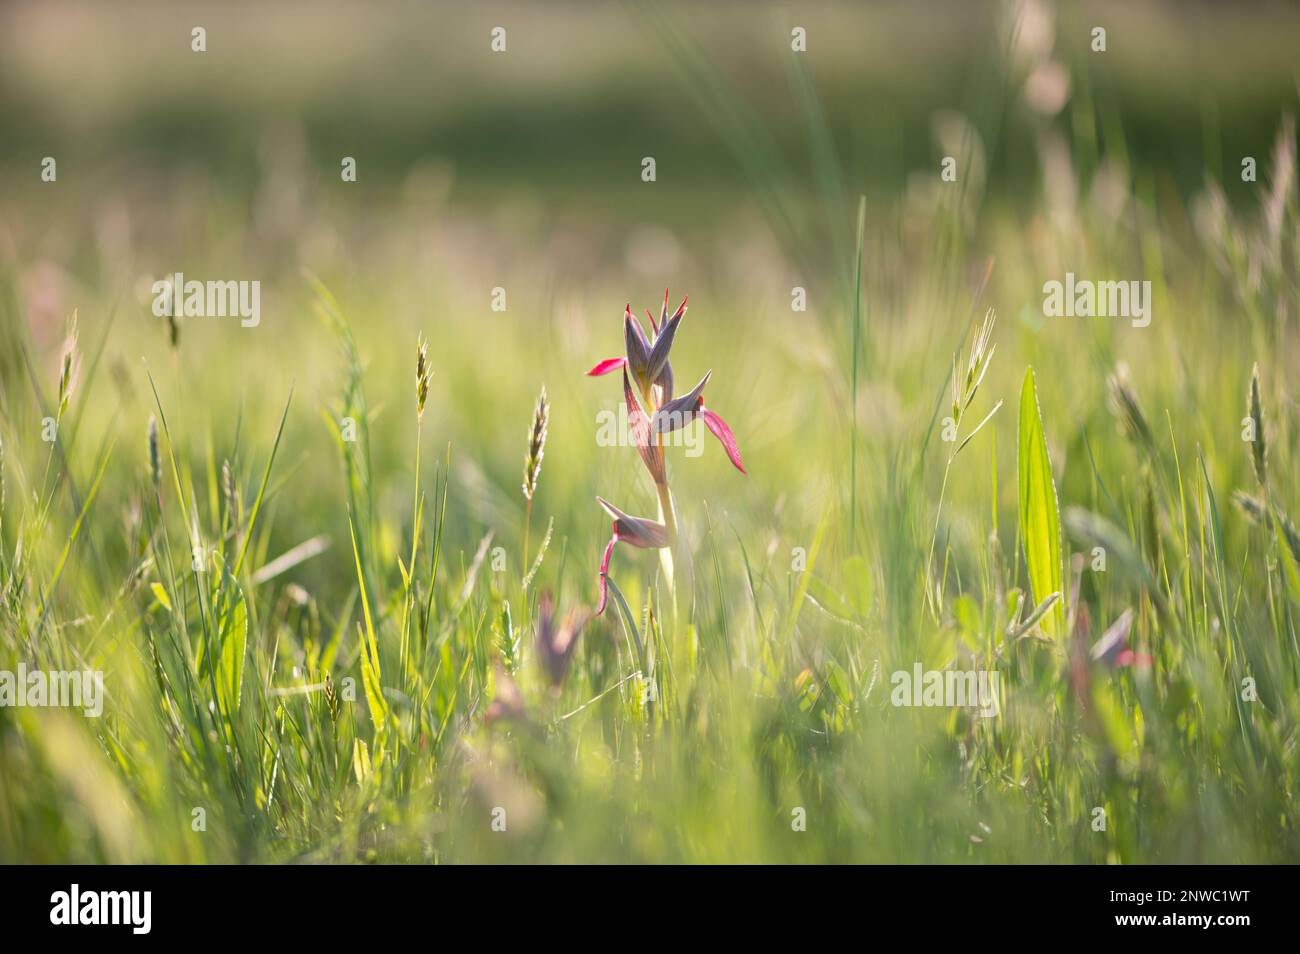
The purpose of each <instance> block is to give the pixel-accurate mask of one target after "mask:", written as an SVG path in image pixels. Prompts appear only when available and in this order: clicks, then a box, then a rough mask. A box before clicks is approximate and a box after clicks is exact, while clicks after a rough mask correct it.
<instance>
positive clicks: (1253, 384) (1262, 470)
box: [1247, 363, 1268, 487]
mask: <svg viewBox="0 0 1300 954" xmlns="http://www.w3.org/2000/svg"><path fill="white" fill-rule="evenodd" d="M1247 404H1248V407H1247V411H1248V412H1249V414H1250V420H1251V424H1252V427H1253V433H1254V438H1255V439H1254V440H1253V441H1251V442H1250V464H1251V466H1252V467H1253V468H1254V469H1255V479H1256V480H1258V481H1259V485H1260V486H1261V487H1263V486H1265V484H1266V483H1267V481H1266V478H1267V477H1268V445H1267V444H1266V443H1265V442H1264V402H1263V400H1262V399H1261V398H1260V396H1259V364H1258V363H1256V364H1255V367H1254V369H1253V370H1252V371H1251V374H1250V395H1249V397H1248V398H1247Z"/></svg>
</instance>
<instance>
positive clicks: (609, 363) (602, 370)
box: [587, 358, 627, 378]
mask: <svg viewBox="0 0 1300 954" xmlns="http://www.w3.org/2000/svg"><path fill="white" fill-rule="evenodd" d="M625 364H627V358H606V359H605V360H604V361H602V362H600V364H598V365H596V366H595V367H594V368H592V369H591V370H590V371H588V372H587V376H588V377H591V378H598V377H600V376H601V375H602V374H609V372H611V371H617V370H618V369H619V368H621V367H623V366H624V365H625Z"/></svg>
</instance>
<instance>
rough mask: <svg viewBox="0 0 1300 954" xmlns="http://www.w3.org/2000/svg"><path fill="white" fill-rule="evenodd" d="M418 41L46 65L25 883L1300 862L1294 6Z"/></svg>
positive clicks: (144, 10)
mask: <svg viewBox="0 0 1300 954" xmlns="http://www.w3.org/2000/svg"><path fill="white" fill-rule="evenodd" d="M385 6H386V9H385V10H384V12H383V14H382V15H380V14H379V13H377V12H374V11H370V10H369V9H368V8H367V7H360V6H354V5H350V4H329V3H327V4H320V5H317V4H313V5H305V4H285V5H275V6H273V7H271V8H270V9H266V10H262V9H260V8H251V7H250V8H249V9H247V10H242V11H236V10H235V9H233V8H232V9H230V10H225V9H223V10H221V11H220V12H217V11H210V10H206V9H205V10H200V9H198V8H191V7H189V6H187V5H184V4H179V5H151V4H142V3H130V4H125V5H122V8H123V9H125V10H129V13H130V15H129V16H127V15H122V14H121V13H119V12H115V11H113V10H109V9H107V8H102V7H100V6H96V5H89V4H87V5H77V4H68V5H63V4H54V5H50V4H35V3H17V4H10V5H8V6H7V7H5V8H4V9H3V10H0V143H3V147H4V148H3V149H2V150H0V445H2V450H0V488H2V489H0V861H4V862H23V863H26V862H45V863H51V862H53V863H58V862H105V863H134V862H164V863H185V864H190V863H194V864H202V863H266V862H300V863H368V862H414V863H424V862H433V863H496V862H508V863H538V862H540V863H556V862H558V863H569V862H607V863H716V862H721V863H755V862H757V863H854V862H886V863H917V862H941V863H1016V862H1040V863H1041V862H1049V863H1086V864H1143V863H1154V862H1165V863H1205V862H1230V863H1241V862H1254V863H1260V862H1263V863H1282V862H1292V863H1294V862H1296V861H1298V860H1300V794H1298V793H1297V785H1298V784H1300V634H1298V630H1300V531H1298V530H1297V521H1300V477H1298V476H1297V474H1296V470H1297V461H1298V457H1297V454H1298V452H1300V413H1298V404H1297V400H1298V395H1297V391H1296V383H1297V382H1296V376H1295V373H1294V371H1295V369H1296V367H1297V358H1298V357H1300V338H1298V332H1300V326H1298V324H1297V322H1298V320H1300V201H1298V200H1297V182H1296V130H1295V124H1294V115H1295V113H1296V111H1297V107H1298V106H1300V92H1298V87H1297V77H1296V73H1295V62H1294V59H1295V58H1294V51H1295V48H1296V42H1295V41H1296V38H1297V37H1298V36H1300V17H1297V15H1296V13H1295V12H1294V11H1289V10H1285V9H1273V8H1266V7H1259V8H1256V7H1253V6H1247V7H1245V8H1244V9H1239V8H1238V7H1237V6H1226V5H1225V6H1222V7H1212V6H1205V7H1203V6H1200V5H1195V6H1192V5H1187V6H1186V7H1185V6H1184V5H1181V4H1174V3H1169V4H1163V3H1162V4H1152V5H1142V6H1141V7H1140V8H1137V9H1133V8H1131V6H1130V5H1127V4H1119V3H1115V4H1099V5H1093V4H1085V5H1077V6H1076V5H1073V4H1060V5H1056V4H1039V3H1031V4H1011V3H1008V4H992V3H989V4H967V3H955V2H954V3H948V4H937V5H933V6H931V5H926V6H923V7H919V6H914V5H909V4H902V3H886V4H881V5H875V4H873V5H869V6H864V5H856V4H852V5H851V4H835V3H828V4H816V5H808V7H807V9H805V7H804V5H796V4H779V3H757V4H745V5H740V4H735V5H731V4H719V5H716V6H714V5H707V6H704V5H680V6H677V5H669V6H664V5H658V4H646V3H626V4H608V5H603V4H602V5H599V6H593V7H591V8H588V7H587V6H586V5H579V4H573V5H565V4H558V5H551V4H547V5H545V6H546V9H545V10H544V11H541V10H539V9H538V8H537V6H536V5H525V4H518V5H511V4H505V5H501V6H500V7H499V8H498V7H495V6H494V7H493V8H491V9H482V8H479V7H477V6H475V7H468V6H461V5H445V6H440V5H435V6H427V5H415V4H393V5H391V6H388V5H385ZM197 25H201V26H202V27H203V29H204V36H203V43H202V45H203V46H204V49H203V50H201V51H199V50H196V49H195V48H194V44H195V43H196V42H197V41H196V40H195V39H194V36H193V34H192V29H193V28H194V27H195V26H197ZM502 25H504V27H503V28H504V31H505V32H504V34H502V37H503V38H502V47H503V48H502V49H500V50H497V49H494V48H493V43H494V34H493V29H494V28H495V27H498V26H502ZM1097 27H1102V28H1103V29H1104V34H1103V37H1102V43H1103V45H1104V49H1098V48H1097V44H1098V38H1097V34H1096V33H1095V28H1097ZM800 37H802V40H801V39H800ZM796 47H799V48H798V49H796ZM349 159H350V160H352V165H351V166H349V162H348V160H349ZM647 159H650V160H652V162H651V163H650V165H647V163H646V160H647ZM48 160H53V164H52V165H51V164H50V163H49V162H48ZM1246 160H1249V162H1247V161H1246ZM349 170H352V171H354V172H355V175H354V176H352V175H350V174H349ZM177 273H180V274H181V275H183V283H188V282H195V283H204V284H203V285H202V286H201V287H198V286H196V287H198V291H196V292H195V293H194V295H193V296H192V297H191V296H190V294H189V291H187V290H186V288H185V287H184V284H183V285H182V291H183V292H184V294H181V295H175V296H171V292H170V291H169V289H170V285H169V284H168V283H169V282H170V281H172V276H174V275H176V274H177ZM252 282H256V283H258V284H257V286H256V297H255V298H254V297H253V286H251V285H250V284H246V285H244V286H240V284H239V283H252ZM209 283H220V285H219V286H218V287H216V288H215V290H214V288H213V285H211V284H209ZM226 283H230V284H229V285H227V284H226ZM1051 283H1059V287H1057V288H1052V287H1051ZM665 288H667V289H668V299H667V300H666V301H665V297H664V296H665ZM241 292H242V294H243V296H244V297H243V298H240V294H241ZM160 296H161V297H162V298H163V299H165V300H163V301H161V303H160ZM168 296H171V297H168ZM683 296H689V305H688V307H687V309H686V311H685V313H684V315H682V316H681V318H680V321H679V322H675V323H673V324H672V328H673V333H674V334H675V337H672V336H671V335H670V336H668V337H670V338H671V341H670V342H669V341H665V340H664V338H665V333H664V331H663V330H662V329H666V328H667V327H668V324H667V323H666V322H665V318H668V319H670V320H671V316H672V315H673V313H674V309H676V308H677V305H678V302H679V301H681V300H682V298H683ZM254 304H255V305H256V307H255V308H254V307H253V306H254ZM629 304H630V308H631V314H632V315H633V316H637V317H636V319H635V322H636V324H635V327H636V328H638V329H639V334H640V335H641V336H642V337H643V338H644V344H645V351H644V353H642V352H639V351H638V348H640V347H641V346H640V344H638V339H637V334H638V332H633V331H630V330H629V329H630V328H631V327H633V326H632V325H631V324H630V323H629V321H628V319H626V318H625V306H627V305H629ZM226 306H229V307H226ZM241 306H242V307H243V310H242V311H241V310H240V308H241ZM661 309H662V310H661ZM220 310H224V311H226V312H227V313H226V314H225V315H218V314H212V312H214V311H220ZM647 310H649V311H650V312H651V315H650V317H649V318H647V317H646V311H647ZM651 321H653V322H654V327H653V328H652V327H651ZM656 340H660V341H663V347H661V348H654V345H655V342H656ZM668 343H671V345H672V347H671V353H670V355H669V352H668V351H667V350H666V348H667V344H668ZM652 351H653V353H652ZM619 357H624V358H626V359H627V366H626V368H622V367H617V368H615V369H614V370H612V371H611V372H610V373H608V374H603V375H599V376H592V375H589V374H588V371H590V370H592V369H593V367H594V366H596V365H597V363H598V362H601V361H603V360H604V359H609V358H619ZM669 357H670V361H671V371H672V375H673V387H672V392H671V394H670V393H669V392H668V390H667V389H666V388H665V387H664V379H663V378H662V377H661V374H662V368H663V359H665V358H669ZM625 371H626V373H627V375H628V377H627V380H628V386H627V389H626V390H625V387H624V383H623V374H624V372H625ZM709 372H711V373H710V375H709V377H708V380H707V382H706V385H705V387H704V388H703V391H702V398H701V401H702V403H698V402H697V403H692V402H690V401H687V402H685V403H682V404H681V408H682V409H684V411H685V422H684V424H683V426H682V427H681V428H679V429H677V430H672V431H663V432H655V431H654V430H653V428H652V431H651V433H650V435H649V437H648V439H646V441H648V443H646V445H645V446H644V447H642V448H640V449H638V447H637V446H636V444H637V436H636V433H634V432H635V431H636V425H635V419H636V417H637V413H636V412H637V410H638V409H639V410H640V413H641V414H643V415H645V419H646V420H647V421H648V422H650V423H651V424H652V425H653V424H654V423H655V422H657V421H658V420H659V418H658V416H657V415H656V411H657V409H658V408H660V407H661V406H662V405H664V404H665V403H667V401H668V400H669V399H670V398H682V397H683V396H686V397H690V392H691V389H692V387H693V386H694V385H695V384H696V383H697V382H699V381H700V380H701V379H702V378H703V377H704V376H705V375H706V373H709ZM543 393H544V400H542V401H540V402H539V396H541V395H543ZM620 414H622V415H623V417H624V418H627V417H629V416H630V417H631V418H632V419H633V423H632V425H631V426H630V427H629V428H628V429H627V430H628V431H629V432H632V433H630V434H624V432H623V430H622V429H614V430H615V432H616V436H617V438H618V439H614V440H610V439H608V437H609V434H610V433H611V431H610V429H605V430H602V422H607V421H608V420H610V419H611V417H612V418H613V419H616V420H617V419H619V415H620ZM715 414H716V415H717V416H718V417H717V418H715V417H714V415H715ZM717 419H721V420H722V421H724V422H725V424H724V425H723V426H722V427H721V428H718V427H717V425H715V420H717ZM727 429H729V431H730V432H731V434H732V435H734V441H735V449H736V461H735V462H734V463H733V461H732V460H730V459H729V454H728V450H727V448H726V446H724V444H725V441H724V440H720V439H719V438H718V436H717V435H718V434H719V433H721V434H722V435H723V436H724V437H725V436H726V433H727ZM639 451H640V452H639ZM737 464H741V465H743V472H742V470H741V469H740V466H737ZM656 467H658V468H659V472H658V473H657V474H656ZM598 497H599V498H601V499H602V500H604V501H606V502H608V504H609V505H611V506H612V507H613V508H615V509H614V511H613V512H610V511H609V510H607V509H605V508H603V507H602V505H601V504H600V503H598V501H597V498H598ZM619 514H623V515H625V517H620V516H619ZM611 536H613V537H615V538H616V542H615V543H614V545H613V547H612V550H609V551H607V547H608V546H609V545H610V544H611ZM661 544H662V545H661ZM604 560H608V563H607V572H606V573H605V574H604V576H603V581H604V582H602V572H601V568H602V564H603V561H604ZM602 593H604V596H603V597H602ZM602 601H603V602H604V606H603V612H601V613H599V614H597V609H598V608H599V607H600V604H601V602H602ZM20 671H21V672H22V673H23V674H24V679H23V680H21V682H20V680H19V679H18V678H17V677H18V673H19V672H20ZM6 673H8V674H10V678H9V679H8V680H6V678H5V674H6ZM33 674H36V676H33ZM50 674H53V675H50ZM58 674H63V676H59V675H58ZM69 674H83V675H85V676H86V678H85V680H84V681H82V682H79V683H78V685H79V688H81V689H82V690H83V691H82V693H81V695H82V698H81V699H80V700H77V701H76V703H75V704H74V702H73V701H72V700H70V699H69V698H68V694H69V692H70V691H71V690H70V686H69V685H68V683H69V681H70V680H69V678H68V675H69ZM90 674H99V677H100V678H101V679H102V697H101V698H99V699H98V700H97V702H98V706H97V707H99V708H102V711H101V712H100V713H98V714H97V715H91V714H90V713H89V712H88V711H87V710H88V709H90V708H94V707H96V706H92V705H91V702H92V700H91V699H90V698H89V696H90V695H94V694H95V690H94V686H95V685H96V682H95V679H94V678H93V676H92V675H90ZM968 674H969V678H968ZM977 674H984V678H983V680H982V681H981V680H980V679H977V678H976V675H977ZM990 674H992V678H989V675H990ZM33 679H35V681H33ZM38 684H39V685H40V686H41V690H40V693H39V695H33V694H32V693H33V692H34V691H35V689H36V686H37V685H38ZM990 688H991V689H992V691H989V690H990ZM955 692H957V693H960V694H961V698H957V699H955V698H954V693H955ZM56 696H57V697H61V698H62V701H63V702H66V703H68V704H57V702H58V701H59V700H58V699H56V698H55V697H56Z"/></svg>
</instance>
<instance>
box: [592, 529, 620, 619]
mask: <svg viewBox="0 0 1300 954" xmlns="http://www.w3.org/2000/svg"><path fill="white" fill-rule="evenodd" d="M616 543H618V534H617V533H615V534H614V535H613V536H612V537H610V538H609V543H608V544H607V545H606V547H605V556H604V558H603V559H602V560H601V561H600V604H599V605H598V606H597V607H596V615H597V616H599V615H601V614H602V613H604V612H605V600H606V598H607V597H608V596H609V586H608V585H607V584H606V582H605V577H606V575H607V574H608V573H609V558H610V557H611V556H612V555H613V553H614V544H616Z"/></svg>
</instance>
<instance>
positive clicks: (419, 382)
mask: <svg viewBox="0 0 1300 954" xmlns="http://www.w3.org/2000/svg"><path fill="white" fill-rule="evenodd" d="M432 376H433V371H432V369H431V368H430V367H429V343H428V342H427V341H425V340H424V336H423V335H421V336H420V337H419V338H417V339H416V342H415V413H416V416H417V417H418V418H423V417H424V404H425V402H426V401H427V400H428V399H429V379H430V378H431V377H432Z"/></svg>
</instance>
